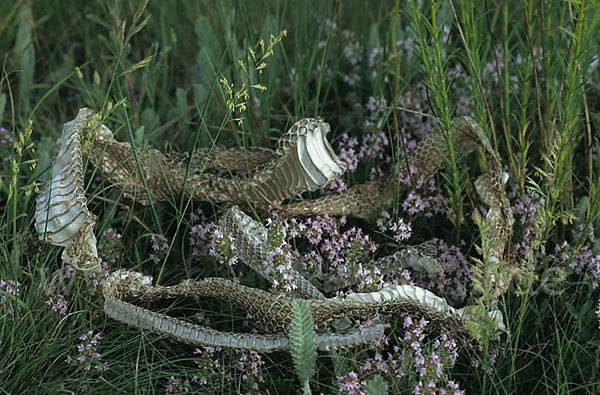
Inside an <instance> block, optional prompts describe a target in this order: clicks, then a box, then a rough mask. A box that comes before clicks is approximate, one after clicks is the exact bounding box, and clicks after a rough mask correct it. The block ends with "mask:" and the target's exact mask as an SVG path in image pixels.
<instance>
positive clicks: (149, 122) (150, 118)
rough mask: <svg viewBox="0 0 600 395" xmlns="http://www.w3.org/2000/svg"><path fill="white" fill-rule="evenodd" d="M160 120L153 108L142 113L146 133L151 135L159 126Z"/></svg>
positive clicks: (142, 122)
mask: <svg viewBox="0 0 600 395" xmlns="http://www.w3.org/2000/svg"><path fill="white" fill-rule="evenodd" d="M159 122H160V119H159V118H158V115H157V114H156V112H155V111H154V109H152V108H146V109H145V110H144V111H142V118H141V124H142V126H144V128H145V130H146V133H150V132H151V131H152V130H154V128H155V127H156V126H157V125H158V123H159Z"/></svg>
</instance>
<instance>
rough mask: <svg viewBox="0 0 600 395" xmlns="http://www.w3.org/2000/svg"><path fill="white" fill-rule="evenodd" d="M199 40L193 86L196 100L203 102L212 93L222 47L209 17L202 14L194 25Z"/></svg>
mask: <svg viewBox="0 0 600 395" xmlns="http://www.w3.org/2000/svg"><path fill="white" fill-rule="evenodd" d="M194 32H195V33H196V37H197V42H198V48H199V51H198V55H197V56H196V63H195V64H194V68H193V70H192V87H193V89H194V101H196V102H198V103H202V102H204V101H206V100H207V99H208V97H209V94H210V88H211V85H212V84H211V81H212V79H214V77H215V76H214V71H213V70H214V64H216V63H219V59H220V58H221V53H222V50H221V47H220V45H219V41H218V40H217V37H216V36H215V34H214V32H213V30H212V28H211V26H210V22H209V21H208V18H206V17H205V16H200V17H198V19H197V20H196V24H195V26H194Z"/></svg>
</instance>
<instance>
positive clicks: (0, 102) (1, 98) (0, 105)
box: [0, 93, 6, 124]
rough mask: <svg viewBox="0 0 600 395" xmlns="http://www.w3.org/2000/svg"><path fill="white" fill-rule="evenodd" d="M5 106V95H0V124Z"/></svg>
mask: <svg viewBox="0 0 600 395" xmlns="http://www.w3.org/2000/svg"><path fill="white" fill-rule="evenodd" d="M5 106H6V93H0V124H1V123H2V115H4V107H5Z"/></svg>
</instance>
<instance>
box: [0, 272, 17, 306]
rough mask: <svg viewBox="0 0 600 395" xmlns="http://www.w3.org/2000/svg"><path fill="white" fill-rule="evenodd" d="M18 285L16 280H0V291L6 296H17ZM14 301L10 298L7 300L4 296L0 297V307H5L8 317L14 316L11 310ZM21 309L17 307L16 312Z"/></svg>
mask: <svg viewBox="0 0 600 395" xmlns="http://www.w3.org/2000/svg"><path fill="white" fill-rule="evenodd" d="M20 285H21V283H19V282H18V281H16V280H6V281H5V280H0V289H1V290H3V291H5V292H6V293H7V294H10V295H14V296H19V292H20V289H19V286H20ZM13 303H14V301H13V300H12V299H11V298H7V297H6V295H0V305H5V306H7V307H6V311H7V312H8V314H9V315H14V313H15V310H14V309H13V307H12V306H13ZM20 309H21V306H19V305H17V311H18V310H20Z"/></svg>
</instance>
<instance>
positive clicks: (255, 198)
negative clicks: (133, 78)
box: [35, 108, 513, 352]
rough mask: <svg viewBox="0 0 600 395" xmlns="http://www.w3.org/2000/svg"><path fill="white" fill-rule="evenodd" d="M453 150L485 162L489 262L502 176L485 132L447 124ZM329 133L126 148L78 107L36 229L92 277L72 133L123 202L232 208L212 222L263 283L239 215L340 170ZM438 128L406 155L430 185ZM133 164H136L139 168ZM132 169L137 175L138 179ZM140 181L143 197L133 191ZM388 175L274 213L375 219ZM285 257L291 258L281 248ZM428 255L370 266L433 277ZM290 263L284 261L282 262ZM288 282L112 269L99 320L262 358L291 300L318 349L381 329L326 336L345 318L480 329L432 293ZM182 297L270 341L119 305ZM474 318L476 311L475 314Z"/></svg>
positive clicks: (423, 250) (276, 343)
mask: <svg viewBox="0 0 600 395" xmlns="http://www.w3.org/2000/svg"><path fill="white" fill-rule="evenodd" d="M451 131H452V133H453V134H454V149H455V154H456V155H457V156H459V155H463V154H464V153H466V152H467V151H469V150H472V149H474V148H478V147H479V149H480V150H481V152H482V153H483V154H484V155H485V158H486V160H487V168H488V170H487V172H486V173H484V174H483V175H481V176H479V178H478V179H477V180H476V182H475V187H476V190H477V192H478V194H479V195H480V197H481V198H482V200H483V201H484V202H485V203H486V204H487V205H488V207H489V209H488V213H487V216H486V218H485V224H486V227H487V228H488V231H489V244H488V247H487V248H488V250H487V251H484V256H487V258H488V260H490V261H499V260H501V259H503V258H504V257H505V254H506V251H505V249H506V246H507V243H508V240H509V238H510V235H511V233H512V225H513V217H512V213H511V210H510V205H509V203H508V200H507V198H506V196H505V192H504V181H505V179H504V178H505V175H504V174H503V173H502V170H501V169H502V168H501V164H500V160H499V158H498V155H497V153H496V152H495V151H494V150H493V148H492V147H491V145H490V143H489V140H488V139H487V137H486V136H485V134H484V133H483V130H482V129H481V127H480V126H479V125H477V123H475V122H474V121H473V120H472V119H471V118H468V117H462V118H458V119H456V120H454V121H453V123H452V125H451ZM328 132H329V125H328V124H326V123H324V122H323V121H321V120H315V119H303V120H301V121H298V122H296V123H295V124H294V125H293V126H292V127H291V129H290V130H289V131H288V132H287V133H285V134H284V135H283V136H282V137H281V139H280V140H279V142H278V146H277V149H276V150H274V151H271V150H268V149H264V148H249V149H244V150H241V149H224V148H220V147H216V148H213V149H206V148H203V149H199V150H197V151H195V152H194V153H193V154H191V155H189V154H184V153H168V154H163V153H162V152H160V151H158V150H156V149H154V148H152V147H150V146H138V147H136V148H135V154H136V155H134V154H133V153H134V150H133V149H132V147H131V145H130V144H129V143H125V142H118V141H117V140H115V138H114V136H113V134H112V132H111V131H110V130H109V129H108V128H107V127H106V126H104V125H102V124H101V123H100V122H99V121H98V117H97V116H96V115H95V114H94V112H93V111H92V110H90V109H86V108H84V109H81V110H80V111H79V114H78V116H77V118H76V119H74V120H73V121H71V122H68V123H66V124H65V127H64V129H63V133H62V135H61V137H60V138H59V139H58V141H57V150H56V153H55V156H54V161H53V167H52V174H51V176H52V179H51V180H50V181H49V182H48V183H47V185H46V186H45V188H44V189H43V191H42V193H40V195H39V197H38V199H37V209H36V215H35V219H36V229H37V231H38V233H39V234H40V238H41V239H43V240H45V241H46V242H48V243H51V244H55V245H59V246H63V247H65V250H64V252H63V260H65V261H66V262H68V263H70V264H71V265H73V266H74V267H76V268H79V269H82V270H98V267H99V258H98V255H97V250H96V239H95V236H94V233H93V227H94V224H95V217H94V216H93V215H92V214H91V213H90V212H89V211H88V209H87V200H86V198H85V195H84V180H83V171H82V168H83V167H82V152H81V151H82V149H81V145H82V136H87V138H88V139H89V144H90V149H89V152H88V151H86V154H87V156H88V157H89V159H90V161H91V162H92V164H93V165H95V166H96V167H98V168H99V169H100V170H101V171H102V173H103V174H104V175H105V177H107V178H108V180H109V181H110V182H112V183H113V184H115V185H117V186H118V187H120V188H122V189H123V191H124V194H125V196H127V197H131V198H134V199H135V200H136V201H138V202H140V203H142V204H146V203H148V199H153V200H157V201H158V200H169V199H173V198H175V197H180V196H181V195H185V196H187V197H190V198H194V199H201V200H209V201H212V202H218V203H224V204H225V205H229V206H230V208H229V209H228V210H227V211H226V212H225V213H224V214H223V215H222V216H221V218H220V220H219V228H220V230H221V231H222V232H223V233H224V234H227V235H228V236H229V237H230V239H231V240H232V248H233V250H234V252H235V253H236V254H237V256H238V258H240V260H242V261H243V262H245V263H246V264H247V265H248V266H249V267H251V268H252V269H253V270H255V271H257V272H258V273H259V274H261V275H262V276H263V277H265V278H267V279H270V276H269V274H268V273H266V272H265V271H264V270H263V269H262V262H264V261H266V260H267V257H268V254H269V250H268V248H267V243H266V237H267V236H266V235H267V230H266V228H265V227H264V226H263V225H262V224H261V223H259V222H257V221H255V220H253V219H252V218H250V217H249V216H248V215H246V214H245V212H244V209H246V208H248V207H254V208H255V209H259V210H261V209H266V208H268V207H269V205H272V204H273V202H275V201H276V202H284V201H288V200H290V199H294V198H295V197H296V196H297V195H299V194H301V193H302V192H305V191H315V190H317V189H319V188H321V187H322V186H324V185H325V184H327V183H329V182H330V181H332V180H333V179H335V178H336V177H339V176H340V175H341V174H343V172H344V171H345V170H346V165H345V164H344V163H343V162H341V161H340V160H339V159H338V158H337V156H336V155H335V153H334V151H333V149H332V148H331V146H330V145H329V143H328V141H327V139H326V135H327V133H328ZM446 136H447V134H446V132H445V131H444V130H443V129H436V130H434V131H432V132H431V133H429V135H427V136H426V137H425V138H424V139H423V141H421V143H420V144H419V145H418V146H417V148H416V149H415V150H414V151H413V152H412V153H411V155H410V157H409V158H408V163H409V164H410V165H411V166H412V168H413V169H415V171H416V175H418V176H423V177H428V176H431V175H433V174H434V173H436V172H437V171H439V170H440V169H442V168H443V167H444V166H445V164H446V159H445V157H447V156H448V149H447V143H446V142H445V139H446ZM136 157H137V158H138V160H139V164H140V166H139V167H138V162H137V161H136ZM214 169H221V170H226V171H228V172H239V171H245V172H246V173H247V174H248V175H247V176H246V177H244V178H226V177H220V176H218V175H215V174H213V173H209V172H208V171H207V170H214ZM140 170H141V171H140ZM144 184H145V185H146V187H147V189H146V188H144V187H143V185H144ZM395 193H397V192H396V191H395V182H394V176H393V175H388V176H386V177H385V178H384V179H383V180H381V181H378V182H367V183H364V184H360V185H355V186H353V187H351V188H350V189H349V190H348V191H346V192H345V193H342V194H339V195H329V196H325V197H322V198H319V199H315V200H304V201H300V202H296V203H294V202H292V203H289V204H283V205H277V207H278V208H279V209H280V210H281V211H282V212H283V214H284V215H287V216H306V215H319V214H329V215H350V216H356V217H361V218H370V216H371V215H372V214H373V213H374V212H377V211H380V210H383V209H389V208H390V207H392V205H393V203H394V194H395ZM284 249H286V252H289V253H290V254H288V255H290V256H291V257H292V259H293V260H294V261H298V262H299V261H300V259H301V256H300V254H299V253H298V252H297V251H295V250H293V249H292V247H291V246H289V245H287V244H286V245H284ZM437 260H438V256H437V251H436V249H435V247H434V246H433V245H432V244H431V243H429V242H425V243H423V244H420V245H417V246H412V247H409V248H407V249H405V250H402V251H399V252H397V253H396V254H394V255H391V256H388V257H384V258H381V259H379V260H377V261H375V262H373V264H374V265H375V266H377V267H378V268H379V269H380V270H381V271H382V272H390V271H395V270H401V269H402V268H404V267H413V268H414V267H419V268H422V269H425V270H427V271H428V272H430V273H436V270H439V267H440V265H439V263H438V261H437ZM292 266H293V267H294V266H295V267H298V265H294V262H292ZM290 275H291V276H292V278H293V279H294V280H295V282H296V284H297V285H298V287H297V289H295V290H294V291H293V292H292V293H291V294H289V295H285V296H281V295H280V296H277V295H274V294H271V293H269V292H266V291H263V290H260V289H256V288H249V287H246V286H243V285H240V284H236V283H234V282H232V281H230V280H227V279H223V278H207V279H202V280H196V281H193V280H186V281H183V282H181V283H180V284H178V285H175V286H168V287H167V286H159V285H154V286H153V285H152V284H151V283H152V281H151V280H152V279H151V278H150V277H148V276H143V275H142V274H140V273H136V272H132V271H127V270H119V271H115V272H113V273H111V274H110V275H109V277H108V278H107V279H106V281H105V283H104V285H103V295H104V310H105V313H106V314H107V315H108V316H109V317H111V318H113V319H116V320H118V321H121V322H124V323H126V324H128V325H131V326H134V327H137V328H140V329H146V330H150V331H153V332H156V333H160V334H164V335H167V336H170V337H172V338H174V339H177V340H179V341H182V342H186V343H191V344H196V345H206V346H218V347H229V348H239V349H246V350H255V351H260V352H272V351H278V350H286V349H288V347H289V341H288V338H287V330H288V326H289V324H290V322H291V320H292V319H293V313H292V304H293V302H294V300H295V299H296V298H302V299H306V302H307V304H308V306H309V309H310V311H311V313H312V317H313V321H314V324H315V327H316V328H317V329H319V330H321V331H322V330H325V332H319V333H317V336H316V339H315V341H316V344H317V347H318V348H319V349H321V350H335V349H339V348H345V347H352V346H356V345H360V344H364V343H367V342H370V341H373V340H375V339H377V337H378V336H379V333H380V332H381V331H383V330H384V325H381V324H376V325H371V326H369V327H366V328H353V329H350V330H346V331H345V332H344V333H342V332H334V333H329V332H327V328H328V326H330V325H332V326H333V327H335V328H336V330H337V329H338V326H337V325H336V322H339V320H342V319H345V318H346V317H348V316H370V315H374V314H398V313H408V314H411V315H418V316H424V317H425V318H426V319H427V320H429V321H430V322H431V323H432V325H433V326H434V327H436V328H438V329H439V330H442V331H454V332H459V333H463V334H465V335H466V336H467V337H468V336H469V331H468V330H467V326H468V325H467V323H469V322H480V321H481V320H482V319H483V316H482V315H481V313H476V310H477V309H476V308H474V307H470V306H467V307H463V308H461V309H455V308H453V307H452V306H450V305H449V304H448V303H447V302H446V300H445V299H443V298H441V297H438V296H436V295H435V294H433V293H432V292H430V291H428V290H426V289H423V288H420V287H416V286H412V285H394V284H386V285H385V286H384V287H383V288H382V289H381V290H379V291H377V292H372V293H354V294H349V295H347V296H345V297H344V298H341V297H335V298H331V299H327V298H326V297H325V295H324V294H323V293H322V292H321V291H320V290H319V289H318V288H317V287H316V286H315V285H313V284H312V283H311V282H310V281H309V280H308V279H306V278H304V277H303V275H302V274H301V273H299V272H297V271H295V270H292V271H291V272H290ZM510 276H511V271H509V272H508V274H507V275H506V276H505V277H503V278H496V279H495V282H494V283H493V285H492V287H493V290H492V294H493V295H495V296H499V295H501V294H502V293H504V292H505V291H506V289H507V286H508V283H509V281H510ZM182 296H203V297H211V298H216V299H220V300H223V301H227V302H230V303H232V304H234V305H236V306H238V307H239V308H241V309H243V310H244V311H246V312H248V313H250V314H252V316H253V317H254V319H255V320H256V321H257V322H258V323H259V324H261V325H263V326H265V327H266V328H268V329H269V331H271V332H272V333H271V334H267V335H257V334H246V333H228V332H220V331H217V330H214V329H212V328H208V327H203V326H199V325H194V324H191V323H189V322H186V321H183V320H181V319H177V318H173V317H169V316H167V315H165V314H160V313H156V312H153V311H150V310H148V309H145V308H142V307H138V306H136V305H134V304H132V303H131V302H128V301H127V300H158V299H166V298H175V297H182ZM485 314H487V316H488V318H489V319H491V320H492V321H493V322H495V324H496V327H497V328H498V329H499V330H503V331H504V330H506V327H505V324H504V321H503V317H502V314H501V312H500V311H499V310H492V311H489V312H487V313H485ZM485 314H484V315H485Z"/></svg>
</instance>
